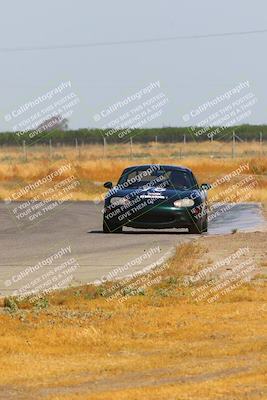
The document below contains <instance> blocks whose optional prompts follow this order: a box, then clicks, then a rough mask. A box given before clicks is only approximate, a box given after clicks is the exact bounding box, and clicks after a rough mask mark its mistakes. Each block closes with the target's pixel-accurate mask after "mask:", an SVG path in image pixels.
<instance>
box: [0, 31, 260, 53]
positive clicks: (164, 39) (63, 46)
mask: <svg viewBox="0 0 267 400" xmlns="http://www.w3.org/2000/svg"><path fill="white" fill-rule="evenodd" d="M262 33H267V29H262V30H255V31H241V32H224V33H208V34H203V35H189V36H187V35H185V36H169V37H161V38H150V39H135V40H120V41H113V42H90V43H76V44H58V45H47V46H25V47H2V48H1V47H0V52H2V53H11V52H18V51H38V50H40V51H45V50H60V49H79V48H86V47H100V46H118V45H125V44H142V43H159V42H170V41H175V40H192V39H207V38H213V37H227V36H243V35H255V34H262Z"/></svg>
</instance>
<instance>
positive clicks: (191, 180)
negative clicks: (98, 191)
mask: <svg viewBox="0 0 267 400" xmlns="http://www.w3.org/2000/svg"><path fill="white" fill-rule="evenodd" d="M150 168H151V167H150V166H148V167H137V168H128V169H126V170H124V171H123V173H122V175H121V177H120V178H119V180H118V183H117V186H119V187H121V186H123V188H125V189H139V188H142V187H151V186H153V187H155V188H156V187H163V188H166V189H170V190H184V191H185V190H191V189H194V188H198V184H197V181H196V179H195V177H194V175H193V173H192V172H191V171H190V170H186V169H179V168H171V167H162V166H161V167H159V168H158V169H156V170H154V171H152V173H151V174H150V175H149V176H152V177H153V174H154V173H155V176H154V178H153V179H151V180H146V181H142V180H136V181H135V182H133V183H128V178H129V175H130V174H132V173H133V172H136V173H137V174H136V176H137V175H138V173H139V172H142V171H144V172H145V171H148V170H150ZM168 173H169V174H175V173H179V174H182V175H183V178H184V179H185V177H186V179H187V182H186V181H185V182H186V183H187V184H186V185H175V184H174V183H173V182H172V180H170V178H166V179H165V180H163V181H161V182H160V180H159V184H158V185H157V181H156V180H157V178H159V177H160V176H164V175H166V174H168ZM131 179H134V177H132V178H131ZM168 180H169V184H165V185H164V184H163V183H164V182H167V181H168ZM154 181H156V182H155V184H153V185H151V183H150V182H154Z"/></svg>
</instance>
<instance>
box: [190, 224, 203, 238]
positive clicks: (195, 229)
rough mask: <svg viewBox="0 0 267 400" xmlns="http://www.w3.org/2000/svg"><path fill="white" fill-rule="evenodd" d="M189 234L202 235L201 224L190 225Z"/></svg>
mask: <svg viewBox="0 0 267 400" xmlns="http://www.w3.org/2000/svg"><path fill="white" fill-rule="evenodd" d="M188 231H189V233H192V234H194V235H201V233H202V224H201V223H194V222H193V223H192V225H190V226H189V228H188Z"/></svg>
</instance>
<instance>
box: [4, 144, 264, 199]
mask: <svg viewBox="0 0 267 400" xmlns="http://www.w3.org/2000/svg"><path fill="white" fill-rule="evenodd" d="M180 148H181V145H180V144H169V143H166V144H158V145H156V144H155V143H150V144H144V145H139V144H136V145H134V146H133V155H134V157H131V154H130V153H129V146H128V145H125V144H120V145H112V146H111V145H110V146H108V148H107V151H106V155H105V157H104V154H103V148H102V147H101V146H99V145H92V146H84V147H83V148H81V150H80V153H78V152H77V150H76V149H75V148H71V147H56V148H54V149H53V153H52V158H50V157H49V152H48V150H47V148H46V147H41V146H36V147H35V146H34V147H31V148H29V149H28V151H27V160H25V159H24V156H23V153H22V149H21V148H18V147H15V148H1V149H0V199H6V198H9V197H10V196H12V194H13V193H14V192H16V191H17V190H19V189H21V188H24V187H25V186H26V185H27V184H28V183H34V182H36V181H38V179H41V178H43V177H44V176H46V175H48V174H49V173H51V172H52V171H53V170H55V169H56V168H58V167H60V166H62V165H66V164H68V163H70V164H71V170H70V172H69V175H74V176H75V177H76V178H77V179H78V180H79V182H80V185H79V186H77V187H76V188H75V189H74V190H71V191H69V193H68V198H69V199H70V200H89V199H90V200H93V199H100V198H102V197H103V195H104V193H105V192H104V189H103V188H102V186H101V184H102V183H103V182H105V181H107V180H111V181H113V182H114V183H116V182H117V180H118V178H119V176H120V174H121V172H122V170H123V169H124V168H125V167H127V166H129V165H136V164H146V163H148V164H149V163H162V164H175V165H180V164H182V165H185V166H187V167H189V168H192V169H193V171H194V172H195V174H196V176H197V178H198V180H199V182H200V183H201V182H207V181H208V182H211V183H212V182H214V181H215V180H216V179H217V178H218V177H222V176H224V175H225V174H228V173H230V172H232V171H233V170H235V169H237V168H238V167H239V166H240V165H243V164H246V163H247V162H248V163H249V165H250V170H249V171H248V172H247V173H246V174H253V175H254V176H255V178H256V179H257V187H256V188H255V190H253V193H252V197H250V198H249V199H248V201H250V200H252V201H265V200H267V190H266V189H267V179H266V176H267V157H266V156H262V157H259V145H258V143H249V144H248V143H244V144H239V145H238V146H237V149H238V151H237V156H238V158H236V159H231V158H229V157H228V156H229V154H228V153H227V152H229V151H230V150H231V145H230V144H223V145H222V144H221V143H217V142H214V143H210V142H208V143H199V144H196V143H187V144H186V145H185V147H182V150H183V152H182V157H183V158H182V159H180ZM219 150H220V152H219ZM216 152H217V153H218V152H219V153H218V154H217V156H218V155H220V158H211V157H210V155H211V154H214V153H215V154H216ZM264 154H266V150H264ZM241 157H242V158H241ZM244 176H245V175H244V174H243V175H242V176H241V175H240V176H239V177H238V178H236V179H233V180H232V181H231V182H229V183H226V184H222V185H220V187H219V188H218V189H216V190H213V191H211V197H212V196H213V195H214V197H216V198H217V197H218V195H219V196H220V193H221V195H222V196H224V191H225V190H226V189H227V188H228V187H229V186H230V185H232V184H233V183H236V181H237V180H238V179H239V180H240V179H242V178H244ZM52 186H53V182H52V183H50V184H45V185H42V187H40V188H39V189H36V190H34V191H30V192H28V193H25V195H24V196H23V197H21V198H20V199H21V200H23V199H31V198H33V197H35V196H37V198H39V199H42V200H43V199H44V198H45V197H44V198H43V196H42V193H43V191H46V190H47V189H48V188H50V187H52ZM47 198H49V197H47ZM236 201H239V200H236Z"/></svg>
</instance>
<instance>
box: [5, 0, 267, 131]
mask: <svg viewBox="0 0 267 400" xmlns="http://www.w3.org/2000/svg"><path fill="white" fill-rule="evenodd" d="M266 15H267V3H266V0H265V1H264V0H254V1H253V2H252V1H247V0H245V1H244V0H235V1H234V2H233V1H232V0H231V1H230V0H224V1H223V2H219V1H214V0H202V1H199V0H191V1H188V0H145V1H144V0H142V1H141V0H135V1H129V0H113V1H110V0H106V1H105V0H98V1H93V0H88V1H86V0H75V1H74V0H72V1H71V0H56V1H55V0H53V1H52V0H46V1H44V2H41V1H40V0H39V1H36V0H35V1H34V0H24V1H23V2H22V1H21V0H9V1H8V2H4V1H2V4H1V16H0V18H1V23H0V65H1V74H0V87H1V95H0V110H1V114H0V131H9V130H12V129H13V130H14V124H15V122H14V121H15V118H13V120H11V121H9V118H7V117H6V115H10V113H11V114H12V111H14V110H18V109H19V108H20V107H21V106H22V105H24V104H26V103H27V102H29V101H31V100H34V99H36V98H38V97H39V96H41V95H43V94H45V93H47V92H49V91H51V90H53V89H54V88H57V87H58V86H59V85H60V84H61V83H62V82H71V89H70V88H67V89H64V92H62V93H61V94H60V95H59V96H57V98H58V99H59V98H60V97H62V96H63V95H64V96H65V95H67V94H69V93H70V92H71V93H75V96H76V98H77V99H78V102H76V104H75V105H73V109H72V113H71V114H70V116H69V126H70V127H71V128H73V129H76V128H91V127H104V126H115V125H116V123H115V122H114V121H115V120H116V118H118V117H120V116H122V115H125V113H126V112H130V115H131V116H136V115H137V113H138V112H139V111H136V110H137V107H138V106H140V104H142V107H143V101H147V100H149V99H152V98H154V96H158V98H157V100H153V101H154V103H153V104H154V105H155V108H154V110H161V112H159V113H158V114H155V117H154V118H151V119H149V120H147V121H146V123H145V125H144V126H147V127H162V126H189V125H190V124H192V123H196V122H199V123H200V122H203V120H205V118H206V117H209V116H210V115H211V114H213V113H214V112H220V113H219V114H220V115H223V111H222V108H225V107H227V106H228V105H229V104H230V103H231V102H232V100H235V101H237V100H238V98H240V96H245V95H248V97H247V98H246V100H245V101H246V103H248V105H247V106H246V107H247V110H250V112H249V113H247V114H246V115H245V117H244V118H243V119H242V120H240V121H242V123H250V124H263V123H265V124H266V123H267V116H266V101H267V98H266V95H267V93H266V70H267V57H266V41H267V33H262V34H259V33H257V34H251V35H239V36H224V37H208V38H195V39H178V40H170V41H155V42H144V43H124V44H119V45H116V44H111V45H103V44H102V45H98V46H97V45H96V46H90V47H81V48H75V47H72V48H64V49H50V50H32V51H18V49H19V48H21V47H22V48H25V47H26V48H27V47H43V46H58V45H64V46H66V45H75V44H85V43H96V42H97V43H110V42H113V43H114V42H121V41H122V42H124V41H126V42H127V41H138V40H141V41H142V40H144V39H153V38H166V37H173V36H191V35H206V34H216V33H225V32H241V31H242V32H244V31H255V30H264V29H267V21H266ZM7 48H8V49H9V50H10V49H11V50H12V49H14V48H16V49H17V51H2V50H3V49H7ZM244 82H246V85H247V86H246V87H245V88H242V89H240V93H238V94H234V95H233V96H232V97H231V98H230V99H229V98H228V99H226V100H223V101H222V102H220V103H219V104H217V105H216V106H214V107H210V108H209V109H208V110H206V111H205V113H201V115H200V116H197V117H196V116H195V115H196V112H195V111H194V110H197V109H199V106H201V105H203V104H205V103H207V102H208V101H211V100H212V99H214V98H216V97H218V96H222V95H223V94H225V93H228V92H229V91H230V90H232V89H233V88H236V87H238V85H239V84H240V83H244ZM156 83H157V84H156ZM151 84H152V87H153V84H154V86H155V87H153V88H152V89H151V92H149V93H143V94H142V96H143V97H142V98H141V99H140V98H137V99H134V98H132V97H131V96H133V95H134V94H135V93H140V91H142V90H143V89H144V88H149V87H151ZM251 93H252V94H251ZM249 95H250V97H249ZM251 96H252V97H251ZM129 97H130V98H131V100H129ZM127 98H128V100H129V103H128V104H127V105H126V106H122V107H121V108H119V109H117V110H116V111H114V112H113V111H112V114H111V115H109V116H107V110H110V107H111V106H112V105H114V104H118V102H123V101H124V100H125V99H127ZM251 98H254V99H256V100H255V101H254V103H253V104H249V99H251ZM159 99H161V103H162V99H165V100H164V102H163V103H164V104H163V105H162V104H159V103H160V100H159ZM51 101H54V99H53V100H51V99H50V100H48V101H44V102H43V103H42V104H41V105H40V104H39V105H38V107H36V108H33V109H31V110H28V112H27V113H24V115H23V117H21V119H20V121H22V118H24V117H25V118H26V117H29V116H30V115H32V114H33V113H34V112H35V111H36V110H37V108H38V109H39V110H40V109H41V108H44V107H45V106H48V105H49V104H50V103H51ZM155 101H156V103H155ZM151 102H152V100H151ZM151 104H152V103H151ZM157 104H158V106H157ZM243 104H245V103H243ZM145 107H146V106H145ZM244 109H245V108H244ZM150 111H151V110H150ZM153 115H154V114H153ZM193 115H194V117H193ZM99 116H100V117H99ZM121 118H122V117H121ZM123 118H125V121H127V116H125V117H123ZM123 118H122V119H123ZM214 118H215V120H216V116H215V117H214ZM16 122H18V119H17V120H16Z"/></svg>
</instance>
